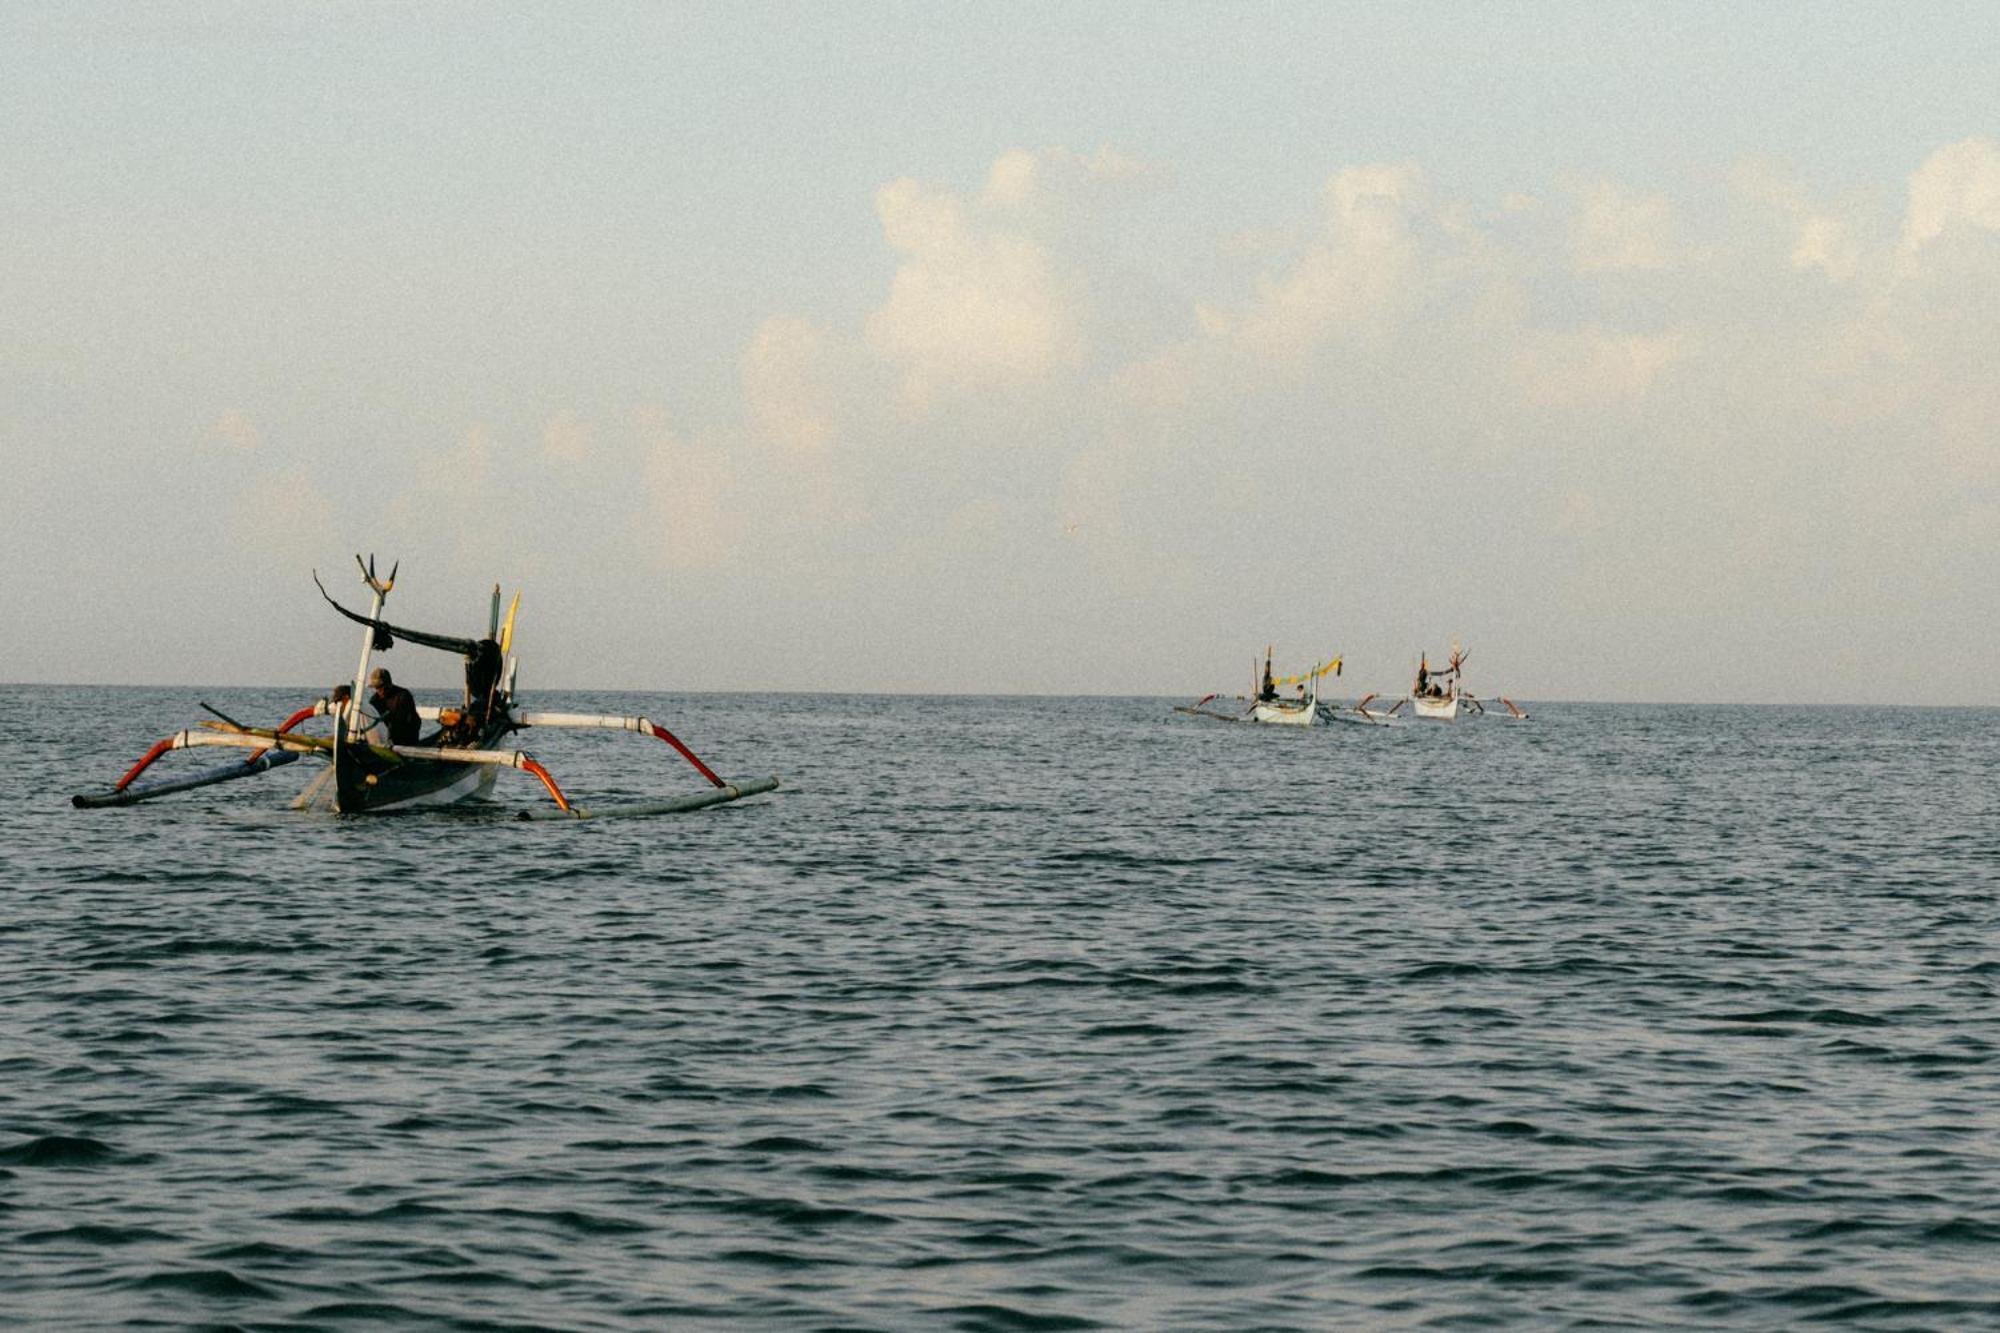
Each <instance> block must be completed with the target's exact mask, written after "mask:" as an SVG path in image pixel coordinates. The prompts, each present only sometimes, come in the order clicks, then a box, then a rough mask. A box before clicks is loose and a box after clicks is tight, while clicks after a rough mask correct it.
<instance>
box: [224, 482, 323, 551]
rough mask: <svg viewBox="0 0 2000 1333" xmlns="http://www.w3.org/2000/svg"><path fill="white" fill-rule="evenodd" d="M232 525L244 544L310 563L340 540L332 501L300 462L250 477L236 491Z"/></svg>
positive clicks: (234, 535)
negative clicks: (297, 464)
mask: <svg viewBox="0 0 2000 1333" xmlns="http://www.w3.org/2000/svg"><path fill="white" fill-rule="evenodd" d="M229 528H230V534H231V536H232V537H233V538H234V539H235V540H236V541H238V542H240V543H241V544H242V547H243V549H246V550H250V551H254V552H256V553H257V555H258V557H259V558H260V559H266V560H270V561H273V562H275V563H281V564H284V563H290V564H297V565H300V566H309V565H311V564H312V563H313V561H314V560H315V559H317V558H318V557H319V556H320V555H321V554H323V553H324V552H326V551H329V550H337V549H339V545H340V538H339V535H338V533H337V531H336V525H335V523H334V519H333V513H332V505H331V502H330V501H329V500H328V498H327V495H326V493H325V492H324V491H322V490H321V489H320V488H319V487H318V486H317V485H316V484H314V482H313V480H312V478H311V477H310V476H308V475H307V473H306V471H305V469H303V468H300V467H292V468H287V469H284V470H282V471H277V472H267V473H260V474H259V475H257V476H254V477H252V478H250V480H249V481H248V482H246V483H245V484H244V486H243V488H242V490H240V491H239V492H238V493H237V496H236V499H235V503H234V504H233V506H232V510H231V515H230V524H229Z"/></svg>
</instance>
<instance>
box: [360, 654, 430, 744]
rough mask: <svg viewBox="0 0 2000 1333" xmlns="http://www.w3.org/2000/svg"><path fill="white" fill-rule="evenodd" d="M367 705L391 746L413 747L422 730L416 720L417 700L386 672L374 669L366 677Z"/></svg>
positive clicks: (417, 719)
mask: <svg viewBox="0 0 2000 1333" xmlns="http://www.w3.org/2000/svg"><path fill="white" fill-rule="evenodd" d="M368 702H369V704H370V705H372V706H373V707H374V709H375V717H376V719H377V720H378V721H379V722H380V723H381V724H382V729H383V730H384V731H386V732H387V733H388V735H389V744H391V745H414V744H415V743H416V740H417V732H418V731H420V730H421V729H422V727H423V723H422V721H421V720H420V719H419V718H418V717H417V697H416V696H415V695H413V694H411V693H410V692H409V691H408V690H406V689H404V688H403V687H402V686H401V685H398V684H397V683H396V682H395V680H394V679H393V678H392V677H391V676H390V675H389V672H388V670H387V668H384V667H376V668H375V670H374V671H372V672H370V673H369V676H368Z"/></svg>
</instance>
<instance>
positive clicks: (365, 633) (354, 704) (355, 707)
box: [347, 555, 403, 732]
mask: <svg viewBox="0 0 2000 1333" xmlns="http://www.w3.org/2000/svg"><path fill="white" fill-rule="evenodd" d="M354 563H355V564H357V565H360V566H361V581H362V582H363V583H366V584H367V585H368V586H369V588H370V589H372V590H373V591H374V593H375V603H374V605H372V606H370V607H369V608H368V618H369V619H370V620H380V619H381V618H382V603H383V602H385V601H387V600H389V589H391V588H393V587H395V586H396V571H397V570H399V569H401V568H402V567H403V562H402V561H400V560H399V561H397V562H396V563H395V564H393V565H391V566H390V567H389V577H388V578H386V579H378V578H376V577H375V557H374V556H372V555H371V556H369V557H368V561H367V563H366V564H363V563H362V560H361V557H360V556H358V555H357V556H355V557H354ZM374 651H375V626H373V625H365V626H363V627H362V630H361V662H360V664H359V665H358V666H356V667H355V668H354V695H353V697H352V698H350V699H349V700H348V701H347V729H348V730H349V731H350V732H359V731H360V730H361V700H362V699H363V697H364V695H363V691H365V690H366V689H367V688H368V656H369V654H370V653H372V652H374Z"/></svg>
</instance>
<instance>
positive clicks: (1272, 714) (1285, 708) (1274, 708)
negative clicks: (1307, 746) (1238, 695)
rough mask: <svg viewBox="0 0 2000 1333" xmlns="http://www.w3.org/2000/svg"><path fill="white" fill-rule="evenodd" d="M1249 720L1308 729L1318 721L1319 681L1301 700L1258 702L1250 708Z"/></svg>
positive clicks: (1314, 682)
mask: <svg viewBox="0 0 2000 1333" xmlns="http://www.w3.org/2000/svg"><path fill="white" fill-rule="evenodd" d="M1250 720H1251V721H1252V722H1263V723H1265V724H1267V725H1270V726H1275V727H1310V726H1311V725H1312V724H1313V723H1315V722H1317V721H1319V679H1318V678H1317V677H1315V678H1314V679H1313V683H1312V685H1311V687H1310V688H1308V689H1307V691H1306V697H1305V698H1303V699H1272V700H1269V701H1264V700H1260V701H1258V702H1257V703H1256V704H1253V705H1252V706H1251V708H1250Z"/></svg>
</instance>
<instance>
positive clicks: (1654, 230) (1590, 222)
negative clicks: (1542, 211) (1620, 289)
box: [1570, 180, 1674, 273]
mask: <svg viewBox="0 0 2000 1333" xmlns="http://www.w3.org/2000/svg"><path fill="white" fill-rule="evenodd" d="M1574 193H1575V196H1576V205H1577V210H1576V215H1575V217H1574V219H1573V220H1572V222H1571V226H1570V244H1571V249H1572V253H1573V256H1574V259H1575V263H1576V269H1577V272H1579V273H1621V272H1627V271H1633V270H1638V271H1653V270H1658V269H1664V268H1666V267H1668V265H1669V264H1670V263H1672V257H1673V235H1674V210H1673V205H1672V204H1670V203H1669V202H1668V201H1667V197H1666V196H1665V195H1663V194H1634V193H1632V192H1630V191H1628V190H1626V189H1624V188H1623V187H1622V186H1620V185H1618V184H1617V183H1616V182H1614V181H1609V180H1595V181H1591V182H1589V183H1587V184H1585V185H1582V186H1580V187H1578V188H1577V189H1576V190H1575V192H1574Z"/></svg>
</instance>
